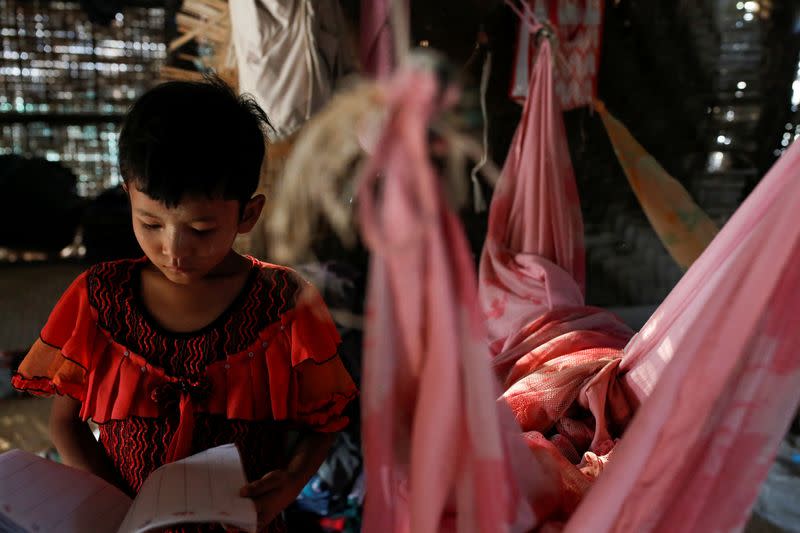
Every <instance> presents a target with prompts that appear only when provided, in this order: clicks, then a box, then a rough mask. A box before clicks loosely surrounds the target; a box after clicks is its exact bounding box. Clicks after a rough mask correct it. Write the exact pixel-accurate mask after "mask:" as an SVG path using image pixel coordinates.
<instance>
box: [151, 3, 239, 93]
mask: <svg viewBox="0 0 800 533" xmlns="http://www.w3.org/2000/svg"><path fill="white" fill-rule="evenodd" d="M176 22H177V25H178V31H180V32H181V34H182V35H181V36H180V37H178V38H177V39H175V40H174V41H172V42H171V43H170V45H169V50H170V52H175V51H176V50H178V49H179V48H180V47H181V46H183V45H185V44H186V43H188V42H189V41H191V40H193V39H194V40H196V41H197V42H198V44H199V45H201V46H207V47H210V48H211V49H212V50H213V54H211V55H206V54H200V55H197V56H192V55H189V54H184V53H178V54H177V57H178V58H180V59H184V60H187V61H190V62H192V63H194V65H195V66H196V67H197V70H187V69H183V68H177V67H169V66H164V67H162V69H161V77H162V78H163V79H165V80H189V81H197V80H202V79H203V73H204V72H209V71H213V72H215V73H216V74H217V75H218V76H219V77H220V78H222V79H223V80H224V81H225V82H226V83H227V84H228V85H230V86H231V87H233V88H234V90H235V89H236V86H237V85H238V75H237V70H236V56H235V55H234V50H233V41H232V40H231V21H230V14H229V12H228V2H227V1H225V0H185V1H184V2H183V6H182V7H181V10H180V12H178V14H177V15H176Z"/></svg>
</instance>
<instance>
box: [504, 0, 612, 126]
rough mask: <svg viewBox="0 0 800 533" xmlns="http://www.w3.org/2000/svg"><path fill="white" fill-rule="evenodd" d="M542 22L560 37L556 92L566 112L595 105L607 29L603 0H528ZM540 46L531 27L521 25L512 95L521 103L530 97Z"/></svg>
mask: <svg viewBox="0 0 800 533" xmlns="http://www.w3.org/2000/svg"><path fill="white" fill-rule="evenodd" d="M524 2H525V5H526V6H527V7H528V9H530V10H531V12H532V13H533V14H534V15H535V16H536V18H537V19H538V20H540V21H548V26H550V27H551V28H552V29H553V31H555V34H556V35H555V36H556V38H557V42H558V45H557V51H556V52H557V57H558V60H557V61H556V67H557V68H556V70H555V74H554V77H555V81H554V84H555V93H556V95H557V97H558V101H559V102H560V104H561V109H562V110H564V111H566V110H569V109H574V108H577V107H583V106H586V105H592V102H593V100H594V98H596V96H597V74H598V72H599V70H600V42H601V37H602V28H603V4H604V3H603V2H602V1H601V0H524ZM537 47H538V44H537V42H536V39H534V38H533V36H532V34H531V31H530V28H529V26H528V25H527V24H526V23H525V22H520V25H519V29H518V33H517V45H516V51H515V53H514V65H513V72H512V79H511V88H510V91H509V95H510V96H511V98H512V99H514V100H517V101H520V102H521V101H522V100H524V99H525V98H526V97H527V95H528V85H529V81H530V74H531V71H532V69H533V63H534V60H535V58H536V57H537Z"/></svg>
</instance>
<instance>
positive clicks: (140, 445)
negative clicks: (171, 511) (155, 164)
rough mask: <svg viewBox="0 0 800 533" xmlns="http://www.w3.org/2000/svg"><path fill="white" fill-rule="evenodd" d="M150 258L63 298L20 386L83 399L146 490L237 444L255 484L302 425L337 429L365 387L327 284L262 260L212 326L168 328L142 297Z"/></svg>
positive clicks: (106, 269)
mask: <svg viewBox="0 0 800 533" xmlns="http://www.w3.org/2000/svg"><path fill="white" fill-rule="evenodd" d="M143 264H144V260H135V261H129V260H128V261H118V262H112V263H102V264H99V265H96V266H94V267H92V268H91V269H89V270H88V271H87V272H85V273H84V274H82V275H81V276H79V277H78V278H77V279H76V280H75V282H73V284H72V285H71V286H70V288H69V289H68V290H67V291H66V293H65V294H64V296H62V298H61V300H59V302H58V304H57V305H56V307H55V309H54V310H53V312H52V313H51V315H50V318H49V319H48V322H47V324H46V325H45V327H44V328H43V330H42V333H41V338H40V339H39V340H37V341H36V343H35V344H34V346H33V347H32V348H31V350H30V352H29V353H28V355H27V356H26V358H25V359H24V361H23V362H22V364H21V365H20V367H19V369H18V371H17V373H16V374H15V375H14V377H13V385H14V386H15V387H16V388H18V389H20V390H26V391H28V392H31V393H33V394H38V395H50V394H63V395H68V396H71V397H73V398H75V399H77V400H79V401H81V417H82V418H84V419H92V420H94V421H95V422H97V423H98V424H99V425H100V442H101V444H102V445H103V447H104V448H105V450H106V453H107V454H108V455H109V457H110V458H111V459H112V462H113V463H114V465H115V467H116V468H117V470H118V471H119V472H120V474H121V476H122V478H123V479H124V480H125V482H126V484H127V485H128V488H129V489H130V490H132V491H134V492H135V491H136V490H138V489H139V487H140V486H141V484H142V482H143V481H144V479H145V478H146V477H147V476H148V475H149V474H150V472H152V471H153V470H155V469H156V468H157V467H159V466H160V465H162V464H164V463H165V462H169V461H173V460H176V459H180V458H182V457H185V456H187V455H190V454H192V453H196V452H199V451H202V450H204V449H207V448H210V447H213V446H217V445H219V444H225V443H230V442H233V443H236V444H237V445H238V447H239V449H240V452H241V453H242V459H243V463H244V466H245V470H246V473H247V476H248V479H255V478H257V477H260V476H262V475H263V474H264V473H266V472H267V471H269V470H272V469H275V468H279V467H281V466H282V465H283V464H284V461H285V460H286V458H285V448H286V436H287V432H288V431H289V430H290V429H293V428H294V429H299V428H309V429H313V430H316V431H337V430H339V429H341V428H343V427H344V426H346V425H347V422H348V420H347V417H346V416H344V415H343V411H344V409H345V407H346V405H347V403H348V402H349V401H350V400H352V399H353V398H354V397H355V395H356V393H357V392H356V388H355V385H354V384H353V382H352V380H351V379H350V376H349V374H348V373H347V371H346V370H345V368H344V366H343V365H342V363H341V360H340V359H339V357H338V355H337V345H338V343H339V336H338V333H337V331H336V328H335V326H334V324H333V322H332V320H331V318H330V316H329V314H328V311H327V309H326V308H325V305H324V303H323V302H322V299H321V298H320V296H319V294H318V293H317V291H316V290H315V289H314V288H313V287H311V286H310V285H309V284H308V283H306V282H305V281H304V280H302V279H301V278H299V276H297V275H296V274H295V273H294V272H293V271H291V270H290V269H287V268H284V267H277V266H273V265H268V264H266V263H261V262H258V261H257V260H255V259H253V267H252V271H251V274H250V276H249V278H248V280H247V284H246V286H245V288H244V289H243V291H242V292H241V293H240V295H239V296H238V297H237V299H236V300H235V301H234V302H233V303H232V304H231V306H230V307H229V308H228V309H227V310H226V311H225V312H224V313H223V314H222V315H221V316H220V317H219V318H218V319H217V320H215V321H214V322H213V323H212V324H210V325H208V326H207V327H205V328H203V329H202V330H200V331H197V332H193V333H185V334H183V333H181V334H178V333H171V332H168V331H165V330H163V329H162V328H161V327H159V325H158V324H157V323H156V322H155V321H154V320H153V319H152V318H151V317H150V316H149V314H148V313H147V311H146V310H145V309H144V307H143V306H142V305H141V303H140V300H139V297H138V294H139V292H138V283H139V279H140V277H139V270H140V269H141V267H142V265H143Z"/></svg>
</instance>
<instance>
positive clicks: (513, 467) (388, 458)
mask: <svg viewBox="0 0 800 533" xmlns="http://www.w3.org/2000/svg"><path fill="white" fill-rule="evenodd" d="M387 92H389V94H390V96H389V104H388V118H387V121H386V123H385V126H384V128H383V131H382V132H381V134H380V136H379V138H378V140H377V143H376V145H375V147H374V149H373V150H372V155H371V158H370V160H369V161H368V163H367V164H366V168H365V169H364V172H363V174H362V178H361V180H360V189H359V223H360V227H361V232H362V235H363V237H364V241H365V242H366V244H367V245H368V247H369V248H370V250H371V252H372V258H371V264H370V280H369V289H368V295H367V308H366V319H367V321H366V339H365V347H364V348H365V349H364V374H363V380H362V394H363V404H362V412H363V439H364V450H365V462H366V473H367V486H368V487H369V496H368V497H367V499H366V507H365V511H364V530H365V531H368V532H400V531H403V532H405V531H413V532H415V533H430V532H434V531H440V530H444V531H447V530H457V531H459V532H460V533H465V532H487V533H488V532H504V531H528V530H529V529H530V527H532V525H533V521H534V518H533V516H532V514H531V511H530V508H529V507H528V505H527V503H526V502H527V501H530V500H531V499H532V498H534V497H535V493H536V491H538V492H539V493H543V492H544V491H546V490H547V488H546V487H541V488H538V489H537V488H536V486H535V484H534V482H533V480H535V479H536V477H537V476H541V475H543V473H542V472H541V471H540V467H539V466H537V465H536V464H535V463H533V458H532V457H531V456H530V454H528V453H527V452H526V451H525V449H524V447H523V446H522V443H521V441H520V439H519V437H518V435H519V430H518V428H517V427H516V425H515V424H514V422H513V419H512V418H511V416H510V415H509V413H508V411H507V409H506V408H505V406H504V405H502V404H499V403H497V402H496V400H495V399H496V398H497V396H498V394H499V388H498V387H497V383H496V381H495V380H494V378H493V376H492V374H491V370H490V368H489V364H490V360H489V358H488V357H487V347H486V336H485V326H484V322H483V318H482V317H481V313H480V310H479V307H478V301H477V297H476V295H477V291H476V279H475V273H474V268H473V266H472V260H471V257H470V253H469V248H468V245H467V243H466V240H465V238H464V235H463V230H462V228H461V225H460V222H459V221H458V219H457V217H456V216H455V215H454V214H453V213H451V212H450V211H449V210H448V208H447V206H446V204H445V201H444V199H443V196H442V190H441V184H440V183H439V178H438V176H437V175H436V173H435V171H434V169H433V167H432V165H431V163H430V161H429V156H428V140H427V139H428V137H427V135H428V122H429V120H430V119H431V117H432V115H433V114H434V113H435V112H436V111H437V110H438V109H439V107H440V101H439V97H438V94H439V92H438V87H437V81H436V79H435V78H434V76H433V75H432V74H430V73H428V72H425V71H421V70H410V71H404V72H400V73H399V74H397V75H395V77H394V78H393V79H392V80H391V83H387ZM445 94H447V93H445ZM379 176H382V179H381V180H380V182H378V181H377V180H378V178H379ZM519 476H527V478H528V480H527V482H524V480H521V479H519ZM520 487H528V488H527V489H521V488H520Z"/></svg>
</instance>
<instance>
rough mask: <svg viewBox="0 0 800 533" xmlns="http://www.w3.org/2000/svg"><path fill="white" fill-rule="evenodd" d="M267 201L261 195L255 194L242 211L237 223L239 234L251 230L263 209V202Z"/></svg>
mask: <svg viewBox="0 0 800 533" xmlns="http://www.w3.org/2000/svg"><path fill="white" fill-rule="evenodd" d="M266 201H267V199H266V197H265V196H264V195H263V194H257V195H255V196H253V197H252V198H250V200H248V201H247V203H246V204H245V206H244V209H243V210H242V218H241V220H240V221H239V233H247V232H249V231H250V230H252V229H253V227H254V226H255V225H256V222H258V217H259V216H261V211H263V209H264V202H266Z"/></svg>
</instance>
